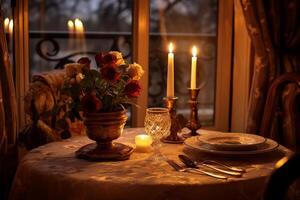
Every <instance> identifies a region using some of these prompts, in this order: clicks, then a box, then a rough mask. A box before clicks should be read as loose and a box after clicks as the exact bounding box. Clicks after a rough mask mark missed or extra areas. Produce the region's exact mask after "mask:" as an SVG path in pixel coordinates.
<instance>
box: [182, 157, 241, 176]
mask: <svg viewBox="0 0 300 200" xmlns="http://www.w3.org/2000/svg"><path fill="white" fill-rule="evenodd" d="M185 156H186V155H185ZM186 157H187V158H189V159H190V160H191V161H192V162H194V163H195V165H201V164H205V163H214V164H216V165H219V166H222V167H224V168H226V169H229V170H231V171H235V172H241V173H243V172H246V170H245V169H242V168H238V167H232V166H229V165H226V164H224V163H220V162H217V161H214V160H205V161H202V162H197V161H195V160H193V159H191V158H190V157H188V156H186Z"/></svg>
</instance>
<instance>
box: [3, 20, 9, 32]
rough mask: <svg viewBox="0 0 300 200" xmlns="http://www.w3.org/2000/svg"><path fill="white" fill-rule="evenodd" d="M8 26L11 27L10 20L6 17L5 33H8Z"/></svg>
mask: <svg viewBox="0 0 300 200" xmlns="http://www.w3.org/2000/svg"><path fill="white" fill-rule="evenodd" d="M8 26H9V18H8V17H6V18H5V19H4V31H5V32H7V31H8Z"/></svg>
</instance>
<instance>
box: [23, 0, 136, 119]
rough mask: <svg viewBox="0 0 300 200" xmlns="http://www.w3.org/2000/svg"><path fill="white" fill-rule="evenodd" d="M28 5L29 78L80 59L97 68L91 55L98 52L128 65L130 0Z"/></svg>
mask: <svg viewBox="0 0 300 200" xmlns="http://www.w3.org/2000/svg"><path fill="white" fill-rule="evenodd" d="M28 2H29V47H30V51H29V64H30V65H29V66H30V77H31V76H32V75H33V74H36V73H40V72H45V71H50V70H53V69H55V68H56V69H57V68H63V66H64V64H66V63H69V62H75V61H77V60H78V59H79V58H80V57H82V56H89V57H90V58H91V60H92V65H91V66H96V63H95V62H94V55H95V54H96V53H97V52H99V51H105V52H106V51H111V50H117V51H121V52H122V53H123V56H125V58H126V60H127V61H128V62H131V55H132V48H131V47H132V31H131V30H132V6H133V1H132V0H110V1H107V0H77V1H70V0H30V1H28ZM129 110H130V108H129ZM129 114H130V112H129ZM130 119H131V118H130V117H129V120H130ZM127 124H131V122H129V123H127Z"/></svg>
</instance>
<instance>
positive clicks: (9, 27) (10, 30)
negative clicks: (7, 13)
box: [8, 19, 14, 33]
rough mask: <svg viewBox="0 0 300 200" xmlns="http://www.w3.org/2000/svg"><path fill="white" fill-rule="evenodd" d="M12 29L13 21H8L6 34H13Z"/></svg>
mask: <svg viewBox="0 0 300 200" xmlns="http://www.w3.org/2000/svg"><path fill="white" fill-rule="evenodd" d="M13 29H14V20H12V19H11V20H10V21H9V26H8V32H9V33H12V32H13Z"/></svg>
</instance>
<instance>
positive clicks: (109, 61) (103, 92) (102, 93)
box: [61, 51, 144, 161]
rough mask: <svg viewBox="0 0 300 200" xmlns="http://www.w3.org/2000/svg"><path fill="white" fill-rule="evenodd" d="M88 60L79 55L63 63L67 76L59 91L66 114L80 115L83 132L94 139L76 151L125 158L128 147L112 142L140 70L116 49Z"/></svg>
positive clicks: (118, 132) (97, 156)
mask: <svg viewBox="0 0 300 200" xmlns="http://www.w3.org/2000/svg"><path fill="white" fill-rule="evenodd" d="M95 61H96V64H97V69H92V68H91V66H90V65H91V60H90V59H89V58H87V57H83V58H80V59H79V60H78V61H77V63H71V64H66V65H65V71H66V76H67V79H66V81H65V83H64V85H63V88H62V91H61V93H62V95H64V96H65V97H66V98H68V107H69V112H68V115H69V118H70V119H82V116H83V119H84V124H85V126H86V132H87V135H88V137H89V138H90V139H92V140H95V141H96V143H92V144H88V145H86V146H84V147H81V148H80V149H79V150H78V151H77V152H76V155H77V157H79V158H84V159H88V160H93V161H103V160H125V159H128V158H129V156H130V154H131V153H132V150H133V149H132V147H129V146H126V145H124V144H121V143H112V140H114V139H117V138H118V137H120V135H121V134H122V131H123V128H124V126H125V124H126V120H127V115H126V108H127V106H128V105H129V104H133V100H134V98H136V97H138V96H139V95H140V91H141V87H140V84H139V80H140V78H141V76H142V75H143V73H144V71H143V69H142V67H141V66H140V65H139V64H137V63H133V64H127V63H126V62H125V61H124V59H123V56H122V54H121V53H120V52H116V51H111V52H108V53H99V54H97V55H96V56H95Z"/></svg>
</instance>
